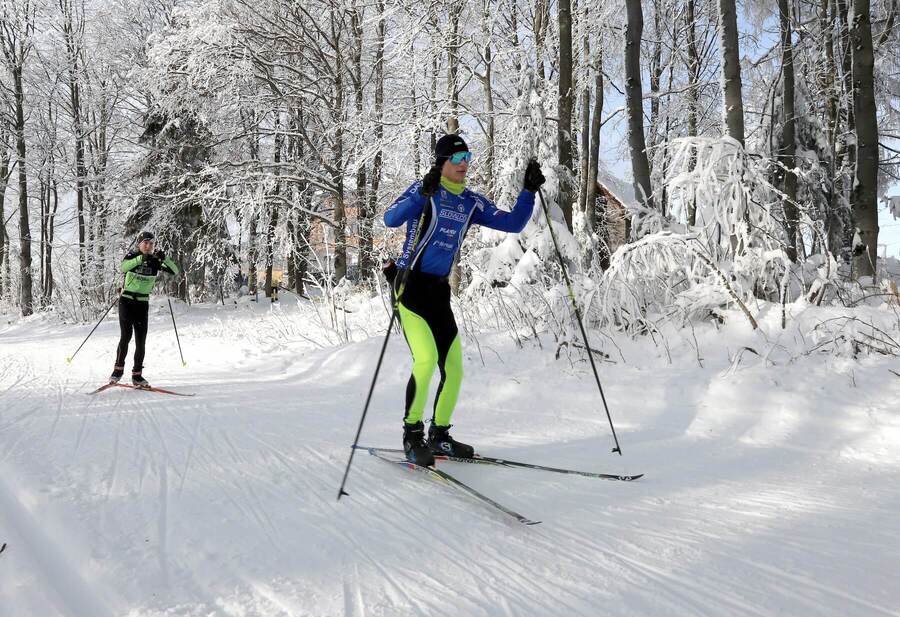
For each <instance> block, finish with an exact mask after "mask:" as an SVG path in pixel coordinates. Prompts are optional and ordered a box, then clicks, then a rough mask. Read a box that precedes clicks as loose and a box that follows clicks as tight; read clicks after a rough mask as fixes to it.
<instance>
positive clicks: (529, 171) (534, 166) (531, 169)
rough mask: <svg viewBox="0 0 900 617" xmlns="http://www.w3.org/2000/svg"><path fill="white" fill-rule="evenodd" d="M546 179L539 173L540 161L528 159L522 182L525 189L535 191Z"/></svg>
mask: <svg viewBox="0 0 900 617" xmlns="http://www.w3.org/2000/svg"><path fill="white" fill-rule="evenodd" d="M546 181H547V179H546V178H544V174H542V173H541V165H540V163H538V162H537V161H536V160H535V159H531V160H530V161H528V167H526V168H525V182H524V183H523V186H524V188H525V190H526V191H531V192H532V193H536V192H537V191H538V189H539V188H541V185H542V184H543V183H544V182H546Z"/></svg>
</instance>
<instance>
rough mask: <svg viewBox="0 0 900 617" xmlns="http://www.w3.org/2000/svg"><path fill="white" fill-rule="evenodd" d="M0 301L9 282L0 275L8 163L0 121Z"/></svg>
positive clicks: (5, 264) (4, 267) (3, 265)
mask: <svg viewBox="0 0 900 617" xmlns="http://www.w3.org/2000/svg"><path fill="white" fill-rule="evenodd" d="M0 123H2V124H0V299H2V298H3V294H4V293H5V292H6V291H7V285H8V283H9V281H8V280H7V277H6V276H4V275H3V274H2V273H3V272H4V271H5V270H8V269H9V261H8V260H7V255H8V251H9V245H8V244H7V242H6V212H5V206H6V187H7V186H8V184H9V163H10V159H11V156H10V151H9V147H8V144H7V141H6V140H7V137H9V133H8V131H7V127H6V122H4V121H3V120H2V119H0Z"/></svg>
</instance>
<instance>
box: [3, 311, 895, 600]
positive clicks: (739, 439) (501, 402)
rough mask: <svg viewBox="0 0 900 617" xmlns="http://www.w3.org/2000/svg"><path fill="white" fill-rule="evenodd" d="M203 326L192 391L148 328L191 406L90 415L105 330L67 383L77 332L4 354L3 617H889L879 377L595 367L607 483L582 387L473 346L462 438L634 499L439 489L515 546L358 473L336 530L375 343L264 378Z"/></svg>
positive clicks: (294, 351)
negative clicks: (614, 448) (616, 450)
mask: <svg viewBox="0 0 900 617" xmlns="http://www.w3.org/2000/svg"><path fill="white" fill-rule="evenodd" d="M210 312H212V311H209V310H208V309H203V308H199V309H195V310H194V314H192V315H190V316H189V317H190V318H189V319H185V320H184V322H185V323H184V325H183V326H182V325H181V324H180V325H179V332H180V333H181V334H182V337H183V338H182V342H183V343H184V345H185V352H186V353H187V354H189V355H193V354H196V358H189V362H191V363H192V364H191V366H193V365H195V364H196V365H198V366H197V368H196V369H195V370H191V369H188V370H185V369H183V368H181V366H180V364H181V363H180V361H179V359H178V355H177V349H176V347H175V342H174V339H173V340H169V339H170V338H171V336H170V333H168V332H167V331H166V329H165V320H164V318H167V317H168V316H167V314H165V315H162V316H160V315H159V314H156V316H155V319H154V320H153V321H152V323H151V333H150V340H149V345H148V362H150V363H151V364H148V370H147V373H148V376H150V377H152V378H153V382H154V384H156V383H157V382H158V383H159V384H160V385H163V386H170V387H172V388H174V389H176V390H180V391H184V392H196V393H197V396H196V397H195V398H187V399H183V398H179V397H171V396H166V395H158V394H152V393H146V392H136V391H131V390H124V389H112V390H110V391H106V392H103V393H100V394H98V395H94V396H86V395H85V392H88V391H90V390H92V389H93V388H95V387H96V385H97V383H102V377H103V376H104V375H105V371H106V369H105V368H103V369H102V370H101V368H102V367H107V368H108V364H109V355H110V353H111V352H112V350H113V349H114V347H115V341H116V338H117V333H118V330H117V327H114V326H115V323H114V322H108V323H104V324H103V325H102V326H101V328H99V329H98V331H97V333H96V334H95V336H94V338H93V339H92V340H91V342H90V343H89V345H86V346H85V348H84V349H83V350H82V352H81V353H82V355H81V356H79V357H78V359H77V360H76V362H75V363H73V365H72V366H71V367H70V366H66V365H65V364H64V363H61V362H60V358H64V356H65V353H66V350H68V349H69V348H70V347H71V348H74V347H75V346H77V343H78V342H79V340H80V338H82V337H83V336H84V333H85V331H84V329H83V328H82V327H79V328H71V327H69V328H66V327H62V326H60V327H56V328H55V329H54V328H50V327H47V328H44V327H41V328H35V330H34V332H33V333H30V332H29V330H28V329H27V328H21V329H19V330H16V331H15V332H13V333H12V334H11V335H10V333H9V332H5V333H3V334H0V337H3V340H2V345H0V544H2V543H3V542H7V543H8V547H7V549H6V550H5V551H4V553H3V554H2V555H0V606H3V610H2V614H3V616H4V617H7V616H9V617H26V616H31V615H48V616H55V615H74V616H76V617H105V616H107V615H109V616H113V615H116V616H119V615H121V616H122V617H126V616H127V617H150V616H154V617H156V616H165V617H174V616H178V617H181V616H185V617H194V616H197V617H199V616H201V615H202V616H206V615H215V616H219V615H221V616H223V617H231V616H234V617H238V616H240V617H247V616H255V615H260V616H262V615H265V616H266V617H268V616H300V615H304V616H305V615H312V616H320V615H321V616H331V615H344V616H353V617H360V616H365V617H376V616H386V617H390V616H394V615H404V616H405V615H434V614H442V613H446V612H447V606H448V604H449V605H452V606H453V612H455V613H457V614H461V615H472V616H479V615H484V616H491V617H493V616H506V615H508V616H522V615H525V616H532V615H535V616H542V615H547V616H551V615H553V616H555V615H598V614H603V615H615V616H646V615H653V616H667V615H672V616H676V615H677V616H682V615H723V616H725V615H728V616H730V615H748V616H768V615H835V616H837V615H840V616H845V615H874V616H881V615H884V616H898V615H900V609H898V607H900V591H898V589H897V588H896V572H898V571H900V556H898V554H897V550H896V549H897V547H898V546H900V523H898V519H897V516H896V513H897V512H898V511H900V489H898V486H900V412H898V411H897V410H898V409H900V388H898V387H897V386H896V385H894V382H893V381H884V380H883V379H882V378H880V377H878V376H877V375H876V373H877V374H879V375H880V374H882V373H886V372H887V371H886V370H885V367H891V368H893V369H894V370H898V369H900V366H898V363H897V362H896V361H882V363H881V364H878V363H877V362H874V361H868V360H866V361H863V363H865V362H869V364H868V365H855V366H853V367H851V368H849V369H848V368H847V367H846V366H843V365H841V362H840V361H836V360H826V361H824V363H825V364H827V363H829V362H831V363H833V365H832V366H824V367H823V366H820V365H821V364H823V362H822V361H820V360H819V359H816V358H813V359H810V360H809V362H808V364H803V365H799V364H798V365H788V366H784V367H781V368H780V369H775V370H771V369H770V370H762V369H760V370H753V369H750V370H737V371H732V370H728V369H727V362H726V361H724V360H723V361H722V362H721V363H720V364H721V365H720V366H718V367H716V366H715V364H714V363H713V362H710V361H709V359H707V360H706V364H710V365H711V366H713V368H706V369H699V368H690V365H689V364H688V363H684V364H681V365H679V364H678V363H676V364H674V365H672V366H670V367H663V368H659V367H657V368H654V369H652V370H648V369H643V370H642V369H638V368H634V367H628V366H622V365H608V364H607V365H604V367H603V378H604V386H605V388H606V392H607V399H608V400H609V401H610V406H611V411H612V414H613V419H614V420H615V421H616V426H617V430H618V433H619V439H620V442H621V443H622V447H623V451H624V453H625V456H623V457H618V456H612V455H609V454H608V451H609V448H610V447H611V445H610V444H611V438H610V437H609V433H608V425H607V423H606V418H605V415H604V414H603V412H602V407H600V404H599V401H598V400H596V399H597V397H596V394H595V392H594V391H592V390H591V379H590V375H589V372H588V370H587V368H586V367H585V366H581V365H576V366H575V367H574V368H573V367H572V366H570V365H568V364H566V363H565V362H553V361H552V360H550V359H548V358H547V357H546V356H547V355H546V354H544V353H542V352H538V351H535V350H531V351H528V350H526V351H525V352H522V351H519V350H515V349H514V348H513V346H512V345H511V344H509V343H507V342H505V341H504V340H503V337H498V338H497V339H496V340H494V341H492V342H491V347H492V348H497V349H501V350H502V351H503V352H504V353H503V354H497V359H496V360H492V354H486V355H485V358H486V362H487V363H488V364H487V366H482V364H481V361H480V359H479V357H478V354H477V351H476V350H475V349H474V348H473V347H472V346H471V345H468V346H467V347H469V349H468V354H469V355H468V356H467V358H466V366H467V377H466V381H465V383H464V386H463V393H462V397H461V404H460V408H459V411H458V412H457V416H456V417H455V418H454V420H455V423H456V424H457V429H455V430H454V434H458V436H459V437H460V438H467V437H468V438H469V439H471V441H473V442H474V443H476V444H481V447H480V449H481V450H482V451H483V452H485V453H486V454H494V455H498V456H504V457H508V458H510V459H518V460H529V461H533V462H537V463H544V464H556V465H559V466H570V467H579V468H585V469H593V470H597V471H605V472H611V473H640V472H643V473H645V474H646V476H645V478H643V479H642V480H639V481H637V482H631V483H624V482H608V481H601V480H593V479H589V478H581V477H576V476H558V475H555V474H551V473H540V472H533V471H526V470H516V469H506V468H495V467H488V466H474V465H464V464H446V465H445V466H443V467H442V468H444V469H446V470H447V471H449V472H451V473H453V474H454V475H456V476H457V477H459V479H460V480H462V481H463V482H466V483H468V484H470V485H472V486H473V487H474V488H476V489H478V490H481V491H483V492H484V493H485V494H487V495H489V496H491V497H493V498H495V499H497V500H498V501H500V502H501V503H503V504H505V505H508V506H509V507H511V508H513V509H515V510H517V511H520V512H522V513H523V514H525V515H526V516H529V517H532V518H535V519H540V520H543V521H544V522H543V524H541V525H538V526H535V527H525V526H522V525H519V524H517V523H514V522H510V521H508V520H507V519H505V518H504V517H503V515H500V514H498V513H496V512H494V511H492V510H490V509H488V508H485V507H484V506H483V505H482V504H480V503H478V502H477V501H475V500H473V499H472V498H470V497H469V496H466V495H464V494H462V493H460V492H459V491H456V490H454V489H452V488H451V487H447V486H444V485H442V484H441V483H439V482H435V481H431V480H429V479H427V478H425V477H424V476H423V475H421V474H416V473H412V472H409V471H407V470H404V469H403V468H400V467H399V466H396V467H395V468H392V467H393V466H391V465H388V464H385V463H383V462H382V461H379V460H377V459H375V458H374V457H370V456H369V455H368V454H366V453H365V452H357V454H356V456H355V463H354V468H353V471H352V473H351V475H350V481H349V484H348V487H347V489H348V492H349V493H350V496H349V497H345V498H343V499H342V500H341V502H337V501H336V500H335V495H336V492H337V487H338V485H339V484H340V479H341V475H342V473H343V468H344V465H345V463H346V460H347V456H348V455H349V449H348V446H349V441H350V440H351V439H352V436H353V432H354V430H355V427H356V422H357V421H358V414H359V412H360V410H361V404H362V401H363V400H364V396H365V391H366V388H367V386H368V381H369V379H370V378H371V370H372V368H373V366H374V358H375V355H376V354H377V349H378V347H379V345H380V341H379V340H378V339H377V338H376V339H371V340H367V341H363V342H360V343H354V344H349V345H344V346H340V347H333V348H327V347H326V348H320V349H315V348H312V347H310V346H309V345H308V344H306V343H303V344H300V343H297V344H295V345H294V346H291V345H284V346H282V347H279V346H273V347H272V348H271V349H266V350H264V351H260V350H259V349H258V348H256V347H254V346H253V345H251V344H249V343H247V344H245V343H243V342H241V340H240V339H239V338H230V339H229V338H227V337H226V336H225V335H224V334H223V333H224V332H226V331H227V328H228V327H230V326H233V327H237V328H238V331H239V332H246V331H247V330H246V329H247V328H252V327H253V323H254V322H253V319H254V318H255V315H256V314H251V315H249V316H244V317H242V318H240V319H243V321H240V320H239V321H233V320H234V319H238V318H236V317H229V316H227V315H226V317H228V318H229V319H232V321H222V322H221V323H220V321H219V318H218V316H216V314H215V312H213V313H214V314H213V316H212V317H211V316H210V314H209V313H210ZM180 319H181V318H180ZM244 322H246V324H245V323H244ZM216 328H219V330H216ZM211 332H218V333H219V335H218V338H219V339H222V340H216V338H217V337H216V336H210V333H211ZM208 338H210V339H212V340H207V339H208ZM504 345H505V347H504ZM48 349H49V350H52V353H48V352H47V350H48ZM406 354H407V352H406V350H405V349H404V347H403V343H402V341H396V340H395V341H393V342H392V344H391V346H390V347H389V352H388V358H387V364H386V365H385V368H384V370H383V373H382V377H381V379H380V382H379V384H380V385H379V388H378V389H377V390H376V394H375V398H374V401H373V406H372V410H371V411H370V416H369V419H368V421H367V425H366V430H365V431H364V432H363V436H362V442H363V443H366V444H372V445H385V446H392V447H395V446H396V445H397V443H398V442H399V426H400V418H399V414H397V413H392V412H389V411H385V410H391V409H396V408H397V407H398V406H399V405H400V404H401V399H402V393H403V389H404V386H405V381H406V377H407V374H408V373H407V370H408V358H407V355H406ZM52 355H55V356H58V357H51V356H52ZM723 355H724V354H723ZM98 367H101V368H98ZM551 371H552V373H551ZM851 372H852V374H851ZM509 375H515V381H514V382H513V381H511V380H510V379H508V378H507V377H508V376H509ZM852 382H855V383H856V386H855V387H853V386H852V385H851V383H852ZM897 383H900V382H897ZM635 393H639V396H635Z"/></svg>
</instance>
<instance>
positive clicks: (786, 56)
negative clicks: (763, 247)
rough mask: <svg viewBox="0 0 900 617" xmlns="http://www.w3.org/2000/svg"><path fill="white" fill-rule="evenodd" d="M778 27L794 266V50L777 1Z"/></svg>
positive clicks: (787, 221)
mask: <svg viewBox="0 0 900 617" xmlns="http://www.w3.org/2000/svg"><path fill="white" fill-rule="evenodd" d="M778 15H779V25H780V30H781V74H782V80H781V82H782V96H781V103H782V113H783V115H784V118H783V124H782V127H781V147H780V148H779V153H778V163H779V168H780V169H779V175H780V176H781V179H782V192H783V193H784V195H785V197H784V200H783V205H784V225H785V230H786V232H787V247H786V248H785V252H786V253H787V256H788V259H790V260H791V261H792V262H794V263H796V262H797V237H798V227H799V224H800V221H799V214H798V211H797V205H796V203H797V175H796V174H795V173H794V171H793V170H794V159H795V152H796V137H795V130H794V126H795V113H794V50H793V45H794V43H793V29H792V28H791V13H790V8H789V6H788V0H778Z"/></svg>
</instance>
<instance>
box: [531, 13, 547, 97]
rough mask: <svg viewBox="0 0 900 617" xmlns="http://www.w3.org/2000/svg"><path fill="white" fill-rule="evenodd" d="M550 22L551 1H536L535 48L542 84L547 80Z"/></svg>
mask: <svg viewBox="0 0 900 617" xmlns="http://www.w3.org/2000/svg"><path fill="white" fill-rule="evenodd" d="M549 20H550V1H549V0H535V6H534V48H535V57H536V60H537V72H538V78H539V79H540V83H541V84H543V83H544V81H545V80H546V79H547V77H546V75H545V71H544V43H545V41H546V38H547V22H548V21H549Z"/></svg>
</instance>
